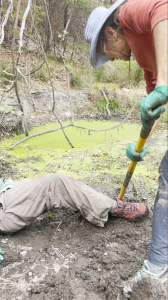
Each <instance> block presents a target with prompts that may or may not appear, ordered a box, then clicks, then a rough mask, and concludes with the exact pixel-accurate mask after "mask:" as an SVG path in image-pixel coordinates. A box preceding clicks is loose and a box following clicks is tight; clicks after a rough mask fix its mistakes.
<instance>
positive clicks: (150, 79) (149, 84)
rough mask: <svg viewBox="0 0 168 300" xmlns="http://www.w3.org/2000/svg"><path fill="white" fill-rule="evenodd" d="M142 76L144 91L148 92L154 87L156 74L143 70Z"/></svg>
mask: <svg viewBox="0 0 168 300" xmlns="http://www.w3.org/2000/svg"><path fill="white" fill-rule="evenodd" d="M144 77H145V80H146V91H147V93H148V94H150V93H151V92H152V91H153V90H154V89H155V86H156V81H157V75H156V74H154V73H152V72H150V71H148V70H144Z"/></svg>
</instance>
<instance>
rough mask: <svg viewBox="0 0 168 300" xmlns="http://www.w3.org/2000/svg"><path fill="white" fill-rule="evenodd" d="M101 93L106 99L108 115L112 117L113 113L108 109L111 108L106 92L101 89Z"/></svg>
mask: <svg viewBox="0 0 168 300" xmlns="http://www.w3.org/2000/svg"><path fill="white" fill-rule="evenodd" d="M100 91H101V92H102V94H103V96H104V98H105V99H106V110H107V113H108V115H109V116H111V112H110V111H109V109H108V106H109V100H108V97H107V96H106V94H105V91H103V90H101V89H100Z"/></svg>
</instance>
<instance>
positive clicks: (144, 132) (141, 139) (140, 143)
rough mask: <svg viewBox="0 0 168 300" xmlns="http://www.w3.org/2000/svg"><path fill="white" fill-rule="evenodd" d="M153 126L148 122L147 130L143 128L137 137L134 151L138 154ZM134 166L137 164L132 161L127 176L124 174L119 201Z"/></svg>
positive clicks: (152, 122)
mask: <svg viewBox="0 0 168 300" xmlns="http://www.w3.org/2000/svg"><path fill="white" fill-rule="evenodd" d="M153 124H154V121H149V122H148V128H147V129H146V128H144V127H142V128H141V133H140V137H139V139H138V142H137V145H136V151H137V152H138V153H139V152H141V151H142V150H143V147H144V145H145V142H146V140H147V138H148V136H149V134H150V132H151V129H152V127H153ZM136 164H137V162H135V161H132V160H131V161H130V164H129V167H128V171H127V174H126V177H125V180H124V183H123V186H122V188H121V190H120V194H119V196H118V198H119V199H121V200H122V199H123V197H124V194H125V192H126V189H127V187H128V184H129V182H130V179H131V177H132V174H133V172H134V170H135V167H136Z"/></svg>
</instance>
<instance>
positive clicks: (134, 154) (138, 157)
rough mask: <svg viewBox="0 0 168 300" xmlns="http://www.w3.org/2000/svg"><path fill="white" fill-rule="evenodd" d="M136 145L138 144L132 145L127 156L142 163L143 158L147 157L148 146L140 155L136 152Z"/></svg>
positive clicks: (127, 151)
mask: <svg viewBox="0 0 168 300" xmlns="http://www.w3.org/2000/svg"><path fill="white" fill-rule="evenodd" d="M136 145H137V143H131V144H130V145H129V146H128V147H127V149H126V154H127V157H128V158H129V159H130V160H132V161H136V162H138V161H142V160H143V157H144V156H145V155H146V152H147V145H146V144H145V145H144V147H143V150H142V151H141V152H139V153H138V152H136V150H135V148H136Z"/></svg>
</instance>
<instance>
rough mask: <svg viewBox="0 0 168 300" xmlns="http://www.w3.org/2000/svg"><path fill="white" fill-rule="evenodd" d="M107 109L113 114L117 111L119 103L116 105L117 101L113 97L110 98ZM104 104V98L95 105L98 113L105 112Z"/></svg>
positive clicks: (105, 102)
mask: <svg viewBox="0 0 168 300" xmlns="http://www.w3.org/2000/svg"><path fill="white" fill-rule="evenodd" d="M108 101H109V104H108V109H109V110H110V111H111V112H112V113H115V112H116V111H117V109H118V108H119V103H118V99H117V98H116V97H115V96H110V97H108ZM106 104H107V101H106V99H105V98H101V99H100V100H99V101H98V102H97V103H96V107H97V109H98V110H99V111H100V112H103V113H104V112H106Z"/></svg>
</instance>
